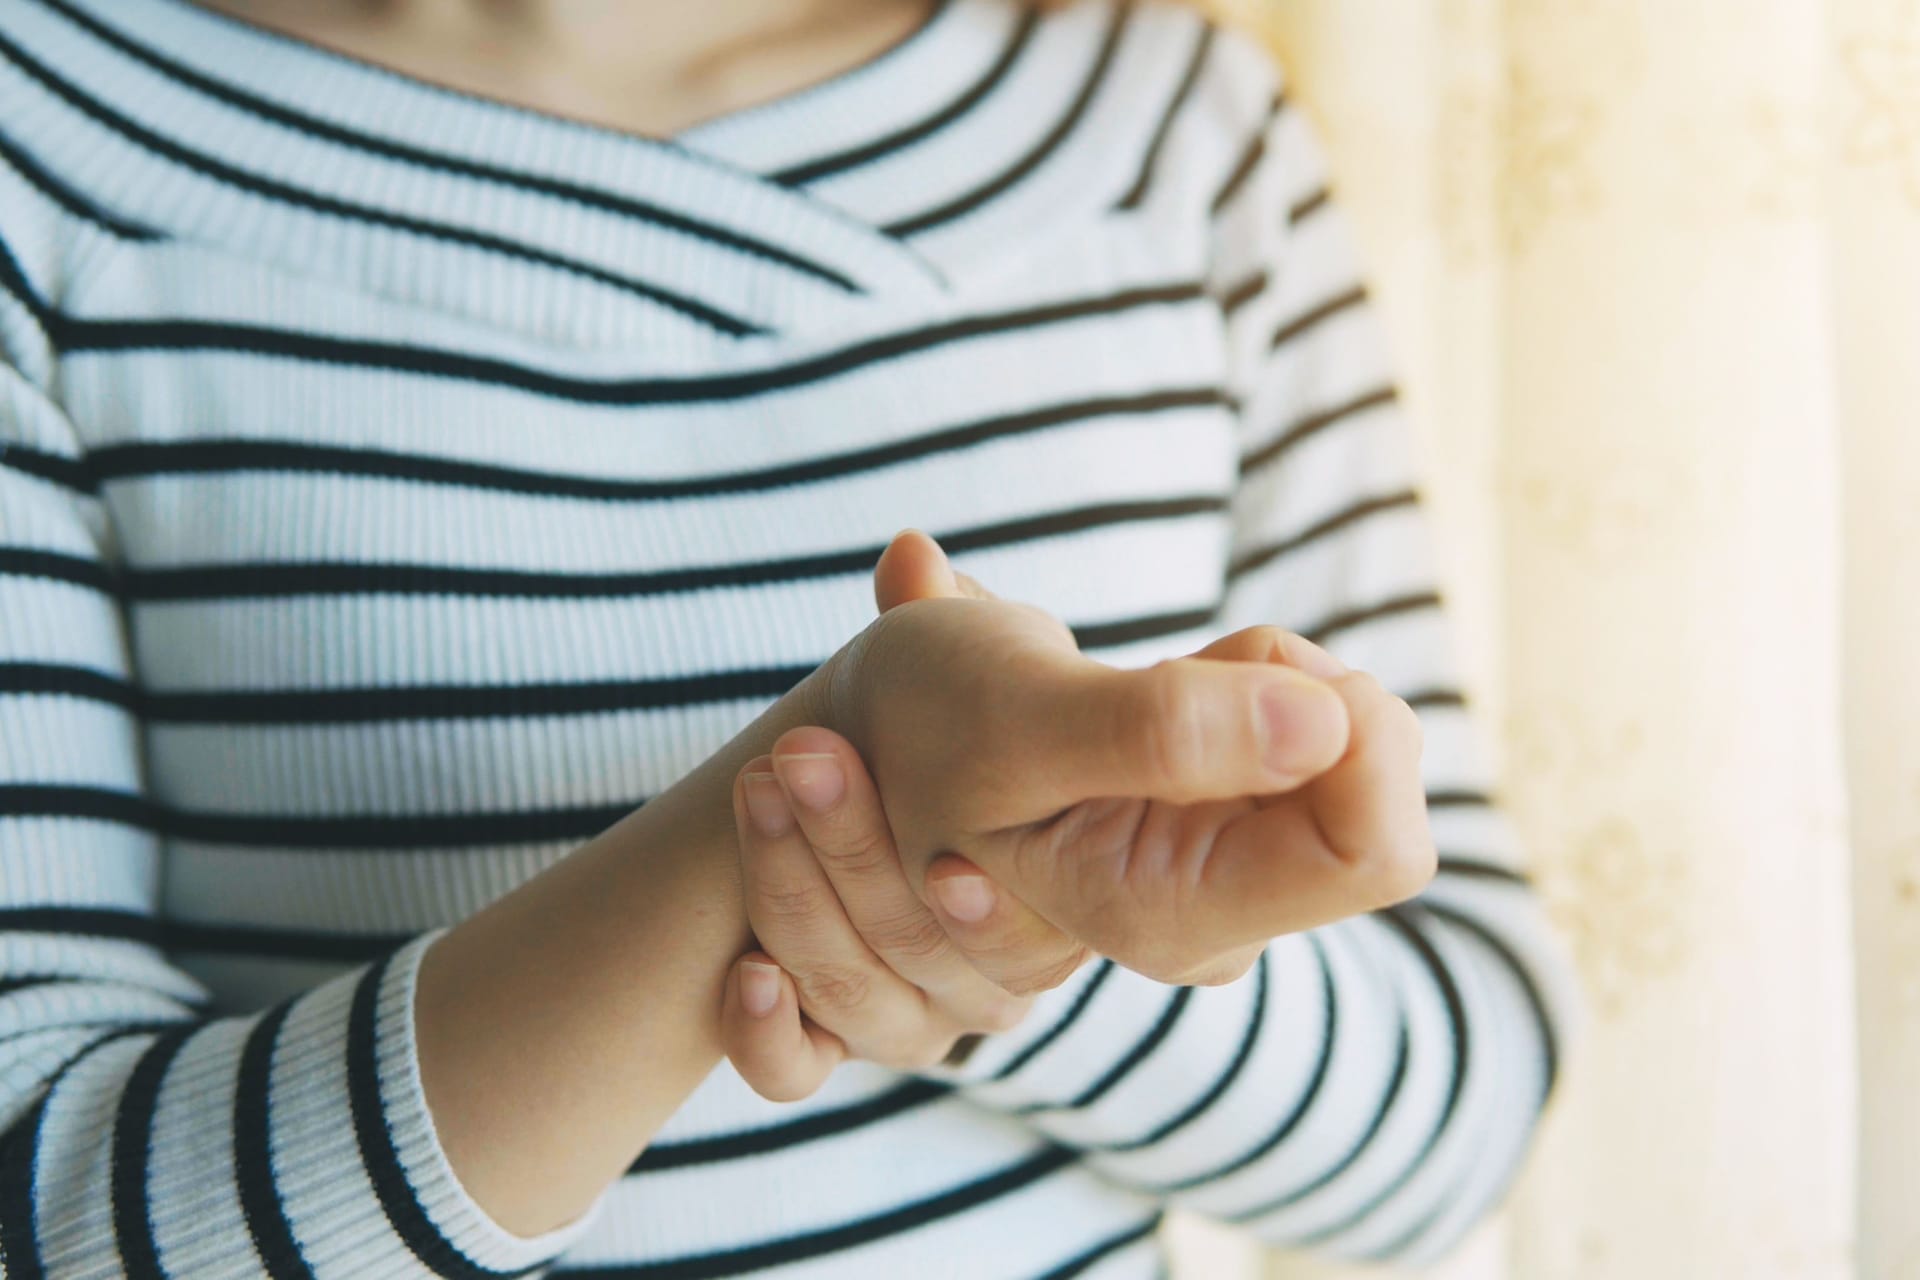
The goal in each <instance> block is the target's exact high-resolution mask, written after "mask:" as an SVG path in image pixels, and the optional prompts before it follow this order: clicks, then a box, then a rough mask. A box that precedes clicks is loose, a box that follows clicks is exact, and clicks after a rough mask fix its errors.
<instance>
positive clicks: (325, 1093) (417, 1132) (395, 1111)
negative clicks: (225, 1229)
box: [269, 931, 594, 1280]
mask: <svg viewBox="0 0 1920 1280" xmlns="http://www.w3.org/2000/svg"><path fill="white" fill-rule="evenodd" d="M439 936H440V934H439V933H438V932H437V931H436V932H434V933H428V934H424V935H422V936H420V937H418V938H416V939H414V940H413V941H411V942H409V943H407V944H406V945H405V946H403V947H401V948H400V949H399V950H398V951H396V952H395V953H394V954H392V955H391V956H389V957H388V958H387V959H385V960H382V961H379V962H377V963H375V964H374V965H372V966H371V967H369V968H367V969H364V970H360V971H357V972H355V973H352V974H348V975H345V976H342V977H340V978H337V979H335V980H334V981H332V982H329V983H327V984H325V985H324V986H321V987H319V988H317V989H316V990H314V991H313V992H311V993H309V994H308V995H306V996H304V997H302V998H301V999H300V1000H298V1001H296V1002H295V1003H294V1005H293V1007H292V1008H291V1010H290V1011H289V1012H288V1014H287V1016H286V1020H285V1025H284V1027H283V1028H282V1029H281V1034H280V1035H279V1037H278V1043H277V1044H276V1045H275V1046H274V1048H273V1068H274V1069H273V1090H272V1099H271V1125H272V1148H273V1154H272V1165H273V1173H274V1175H275V1181H276V1183H277V1184H278V1186H279V1189H280V1193H281V1194H280V1200H281V1206H282V1213H283V1215H284V1220H285V1221H286V1223H287V1225H288V1229H289V1232H290V1235H291V1237H292V1241H293V1242H294V1244H295V1245H296V1247H297V1249H298V1252H299V1254H300V1255H301V1256H302V1258H304V1259H305V1260H306V1261H307V1262H308V1264H309V1265H310V1266H311V1267H312V1269H313V1270H314V1271H315V1273H316V1274H318V1275H320V1276H323V1277H324V1276H332V1275H341V1276H346V1275H354V1276H358V1275H373V1274H379V1275H392V1276H422V1277H424V1276H448V1277H455V1278H456V1280H489V1278H490V1277H495V1276H511V1275H518V1274H521V1273H524V1272H527V1271H531V1270H533V1269H535V1268H538V1267H541V1266H544V1265H546V1264H547V1263H549V1262H551V1261H552V1260H553V1259H554V1258H555V1257H557V1256H558V1255H559V1254H560V1253H562V1252H563V1251H564V1250H565V1249H566V1248H568V1246H570V1245H571V1244H572V1243H573V1242H574V1241H576V1240H577V1239H578V1238H579V1237H580V1235H581V1234H582V1233H584V1232H585V1231H586V1230H587V1229H588V1227H589V1226H590V1224H591V1222H592V1220H593V1217H594V1213H593V1211H589V1212H588V1213H586V1214H585V1215H583V1216H582V1217H581V1218H580V1219H579V1220H577V1221H575V1222H573V1223H571V1224H569V1225H568V1226H566V1227H563V1228H561V1229H560V1230H558V1231H553V1232H548V1233H546V1234H544V1235H541V1236H536V1237H533V1238H527V1237H522V1236H518V1235H515V1234H514V1233H513V1232H511V1231H509V1230H508V1229H507V1228H505V1227H503V1226H501V1225H500V1223H498V1222H497V1221H495V1220H494V1218H493V1217H492V1216H491V1215H489V1214H488V1213H487V1211H486V1210H485V1209H483V1208H482V1207H481V1206H480V1205H479V1204H478V1203H477V1202H476V1201H475V1200H474V1199H473V1197H472V1196H471V1195H469V1194H468V1193H467V1190H466V1188H465V1187H463V1186H462V1185H461V1184H460V1179H459V1176H458V1175H457V1174H456V1173H455V1172H454V1169H453V1166H452V1164H451V1163H450V1162H449V1161H448V1159H447V1154H446V1151H445V1149H444V1148H443V1147H442V1146H441V1143H440V1137H439V1134H438V1132H437V1131H436V1130H435V1127H434V1123H433V1115H432V1113H431V1112H430V1111H429V1110H428V1107H427V1099H426V1092H425V1089H424V1087H423V1085H422V1083H421V1078H420V1055H419V1050H418V1041H417V1037H416V1034H415V1023H414V995H415V990H416V988H417V986H418V982H419V972H420V962H421V958H422V956H424V954H425V953H426V950H427V948H428V947H429V946H430V945H432V943H433V941H434V940H435V939H436V938H437V937H439ZM269 1016H271V1015H269Z"/></svg>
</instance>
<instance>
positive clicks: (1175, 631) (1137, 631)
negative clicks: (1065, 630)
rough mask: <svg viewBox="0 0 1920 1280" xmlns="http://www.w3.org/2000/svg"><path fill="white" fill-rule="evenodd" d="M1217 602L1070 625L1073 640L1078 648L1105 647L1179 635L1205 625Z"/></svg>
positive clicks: (1210, 617) (1215, 614) (1216, 606)
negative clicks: (1116, 619) (1164, 611)
mask: <svg viewBox="0 0 1920 1280" xmlns="http://www.w3.org/2000/svg"><path fill="white" fill-rule="evenodd" d="M1219 612H1220V606H1219V605H1218V604H1213V605H1208V606H1206V607H1205V608H1201V609H1183V610H1181V611H1180V612H1178V613H1158V614H1154V615H1152V616H1150V617H1145V618H1125V619H1121V620H1118V621H1114V622H1096V623H1087V624H1083V625H1079V626H1076V627H1074V628H1073V639H1074V643H1075V644H1077V645H1079V646H1080V647H1081V648H1082V649H1105V648H1111V647H1113V646H1115V645H1122V644H1132V643H1134V642H1135V641H1139V640H1155V639H1159V638H1160V637H1162V636H1174V635H1179V634H1180V633H1181V632H1183V631H1193V630H1195V629H1197V628H1199V627H1204V626H1206V625H1207V624H1208V623H1209V622H1212V621H1213V620H1214V618H1215V617H1217V616H1218V615H1219Z"/></svg>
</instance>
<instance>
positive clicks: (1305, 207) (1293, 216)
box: [1287, 186, 1333, 226]
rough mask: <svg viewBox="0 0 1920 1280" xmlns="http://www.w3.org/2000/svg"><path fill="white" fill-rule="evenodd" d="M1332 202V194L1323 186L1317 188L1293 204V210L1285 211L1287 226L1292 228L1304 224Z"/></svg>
mask: <svg viewBox="0 0 1920 1280" xmlns="http://www.w3.org/2000/svg"><path fill="white" fill-rule="evenodd" d="M1332 200H1333V193H1332V192H1331V191H1329V190H1327V188H1326V187H1324V186H1323V187H1319V188H1317V189H1316V190H1315V191H1314V192H1313V193H1312V194H1311V195H1308V196H1305V197H1303V198H1302V199H1300V200H1299V201H1297V202H1296V203H1295V204H1294V206H1293V208H1291V209H1289V210H1287V225H1288V226H1294V225H1296V224H1298V223H1301V222H1305V221H1306V220H1307V219H1308V218H1311V217H1312V216H1313V215H1314V214H1316V213H1318V212H1320V211H1321V210H1322V209H1325V208H1327V207H1328V206H1329V205H1330V204H1331V203H1332Z"/></svg>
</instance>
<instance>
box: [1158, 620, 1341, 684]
mask: <svg viewBox="0 0 1920 1280" xmlns="http://www.w3.org/2000/svg"><path fill="white" fill-rule="evenodd" d="M1193 656H1194V657H1196V658H1217V659H1219V660H1221V661H1223V662H1272V663H1277V664H1279V665H1282V666H1288V667H1294V668H1296V669H1298V670H1301V671H1304V672H1306V673H1307V674H1308V675H1310V676H1312V677H1313V678H1314V679H1316V680H1337V679H1339V678H1340V677H1341V676H1343V675H1346V674H1347V664H1346V663H1344V662H1342V661H1340V659H1338V658H1336V657H1334V656H1333V655H1332V654H1331V653H1328V652H1327V651H1326V650H1325V649H1322V648H1321V647H1320V646H1319V645H1317V644H1315V643H1314V642H1313V641H1311V640H1309V639H1307V638H1306V637H1305V636H1297V635H1295V634H1293V633H1292V632H1291V631H1283V630H1281V629H1280V628H1279V627H1245V628H1242V629H1241V630H1239V631H1236V632H1234V633H1233V634H1232V635H1226V636H1221V637H1220V638H1219V639H1218V640H1215V641H1214V642H1213V643H1212V644H1210V645H1208V646H1207V647H1206V648H1204V649H1201V650H1198V651H1197V652H1195V653H1194V655H1193Z"/></svg>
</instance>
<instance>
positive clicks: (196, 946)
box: [160, 919, 412, 964]
mask: <svg viewBox="0 0 1920 1280" xmlns="http://www.w3.org/2000/svg"><path fill="white" fill-rule="evenodd" d="M411 937H412V935H411V934H394V933H326V932H322V931H320V930H317V929H289V928H275V927H273V926H271V925H237V924H216V923H212V922H204V921H196V920H176V919H168V920H164V921H162V922H161V924H160V940H161V942H162V944H163V945H164V946H165V947H166V949H167V950H168V951H170V952H178V951H198V952H203V953H207V954H211V955H243V956H252V957H254V958H257V959H273V960H319V961H327V962H331V963H337V964H364V963H366V962H368V961H370V960H378V959H379V958H381V957H382V956H385V955H388V954H390V953H392V952H394V951H397V950H399V949H400V948H401V947H402V946H404V945H405V944H406V943H407V942H408V941H409V940H410V939H411Z"/></svg>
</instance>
